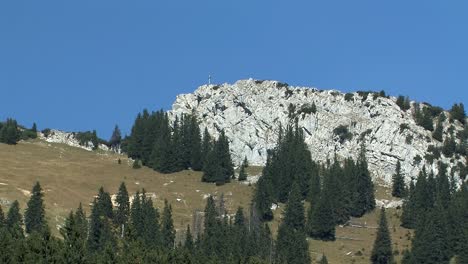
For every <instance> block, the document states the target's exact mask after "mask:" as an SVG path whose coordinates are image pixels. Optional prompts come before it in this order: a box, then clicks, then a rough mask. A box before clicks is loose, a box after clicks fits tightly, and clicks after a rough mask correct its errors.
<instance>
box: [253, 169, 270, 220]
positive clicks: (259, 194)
mask: <svg viewBox="0 0 468 264" xmlns="http://www.w3.org/2000/svg"><path fill="white" fill-rule="evenodd" d="M263 170H264V173H263V175H262V176H261V177H260V179H258V182H257V185H256V188H255V193H254V197H253V206H255V208H256V209H257V210H258V213H259V217H260V219H261V220H263V221H270V220H272V219H273V212H272V211H271V205H272V203H273V190H272V184H271V180H270V176H269V175H268V174H266V172H265V168H264V169H263Z"/></svg>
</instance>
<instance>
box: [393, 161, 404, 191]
mask: <svg viewBox="0 0 468 264" xmlns="http://www.w3.org/2000/svg"><path fill="white" fill-rule="evenodd" d="M405 192H406V191H405V180H404V178H403V175H402V174H401V163H400V161H399V160H398V161H397V164H396V169H395V174H394V175H393V178H392V196H394V197H399V198H402V197H404V196H405V194H406V193H405Z"/></svg>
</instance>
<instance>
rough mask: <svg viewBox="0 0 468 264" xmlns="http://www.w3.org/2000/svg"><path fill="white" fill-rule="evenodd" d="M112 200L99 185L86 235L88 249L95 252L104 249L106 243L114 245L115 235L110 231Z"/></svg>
mask: <svg viewBox="0 0 468 264" xmlns="http://www.w3.org/2000/svg"><path fill="white" fill-rule="evenodd" d="M112 217H113V210H112V201H111V198H110V195H109V193H108V192H105V191H104V189H103V188H102V187H101V188H100V189H99V193H98V196H97V198H95V199H94V201H93V205H92V209H91V216H90V223H89V235H88V241H87V245H88V249H89V250H90V252H93V253H96V252H100V251H102V250H104V249H105V248H106V247H107V246H108V244H109V245H111V246H114V245H115V237H114V234H113V233H112Z"/></svg>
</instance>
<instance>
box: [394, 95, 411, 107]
mask: <svg viewBox="0 0 468 264" xmlns="http://www.w3.org/2000/svg"><path fill="white" fill-rule="evenodd" d="M396 104H397V105H398V106H399V107H400V109H401V110H403V111H406V110H408V109H410V107H411V106H410V100H409V97H408V96H407V97H404V96H403V95H400V96H398V97H397V100H396Z"/></svg>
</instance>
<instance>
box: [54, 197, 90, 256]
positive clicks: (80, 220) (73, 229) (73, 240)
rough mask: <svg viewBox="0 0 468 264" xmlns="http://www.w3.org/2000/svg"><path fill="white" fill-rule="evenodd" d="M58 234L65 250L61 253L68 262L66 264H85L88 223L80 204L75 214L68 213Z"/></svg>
mask: <svg viewBox="0 0 468 264" xmlns="http://www.w3.org/2000/svg"><path fill="white" fill-rule="evenodd" d="M60 234H61V235H62V236H63V243H64V246H65V248H66V249H67V250H64V252H63V257H64V258H65V259H66V260H67V261H68V262H67V263H84V262H86V260H87V257H86V237H87V234H88V222H87V220H86V215H85V214H84V212H83V208H82V207H81V204H80V206H79V207H78V209H77V212H76V213H73V211H71V212H70V214H69V216H68V218H67V219H66V220H65V224H64V226H63V227H62V228H61V229H60Z"/></svg>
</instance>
